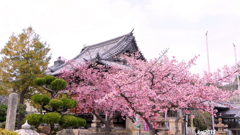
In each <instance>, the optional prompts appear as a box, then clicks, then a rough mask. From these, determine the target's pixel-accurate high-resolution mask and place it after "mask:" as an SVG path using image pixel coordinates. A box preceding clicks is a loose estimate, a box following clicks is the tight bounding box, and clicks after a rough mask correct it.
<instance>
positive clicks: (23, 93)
mask: <svg viewBox="0 0 240 135" xmlns="http://www.w3.org/2000/svg"><path fill="white" fill-rule="evenodd" d="M25 93H26V91H25V90H23V91H22V92H21V94H20V102H19V104H24V95H25ZM17 119H18V125H17V129H21V126H22V124H21V121H22V119H23V115H22V114H21V113H19V114H18V118H17Z"/></svg>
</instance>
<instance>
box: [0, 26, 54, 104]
mask: <svg viewBox="0 0 240 135" xmlns="http://www.w3.org/2000/svg"><path fill="white" fill-rule="evenodd" d="M49 51H50V48H49V45H47V43H46V42H42V41H40V36H39V35H38V34H36V33H35V32H34V30H33V29H32V28H31V27H28V28H27V29H24V30H23V32H22V33H21V34H19V35H17V36H16V35H14V34H13V35H12V36H10V38H9V41H8V42H7V43H6V45H5V46H4V48H3V49H2V50H1V52H0V54H1V56H2V59H1V61H0V66H1V68H0V75H1V80H2V85H3V87H4V88H5V90H8V91H11V92H16V93H18V94H19V96H20V104H23V103H24V99H25V98H29V97H30V96H31V95H32V94H33V93H35V92H36V91H37V89H35V88H34V87H33V80H34V79H35V78H36V77H42V76H43V75H44V71H45V70H46V69H47V66H48V63H49V61H50V59H51V57H50V56H49V55H48V53H49Z"/></svg>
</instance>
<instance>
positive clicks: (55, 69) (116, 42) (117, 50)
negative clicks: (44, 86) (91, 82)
mask: <svg viewBox="0 0 240 135" xmlns="http://www.w3.org/2000/svg"><path fill="white" fill-rule="evenodd" d="M126 51H131V52H136V51H138V47H137V44H136V41H135V37H134V36H133V33H132V31H131V32H130V33H127V34H125V35H122V36H119V37H116V38H113V39H110V40H107V41H104V42H101V43H98V44H94V45H90V46H86V47H84V48H83V49H82V51H81V52H80V53H79V54H78V55H77V56H76V57H74V58H73V59H72V60H73V61H76V62H85V61H93V60H96V59H98V61H102V62H103V63H105V64H111V65H112V64H113V63H114V59H113V57H114V56H117V55H119V54H122V53H124V52H126ZM66 65H67V64H66V63H65V62H62V61H61V60H58V61H56V64H54V65H53V66H51V67H49V68H48V70H47V71H46V74H49V75H57V74H59V73H60V71H61V69H63V68H64V67H65V66H66Z"/></svg>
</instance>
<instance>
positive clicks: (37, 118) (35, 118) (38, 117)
mask: <svg viewBox="0 0 240 135" xmlns="http://www.w3.org/2000/svg"><path fill="white" fill-rule="evenodd" d="M42 118H43V115H42V114H29V115H27V116H26V118H25V120H28V123H29V124H30V125H33V126H36V127H38V126H39V125H40V124H41V123H42Z"/></svg>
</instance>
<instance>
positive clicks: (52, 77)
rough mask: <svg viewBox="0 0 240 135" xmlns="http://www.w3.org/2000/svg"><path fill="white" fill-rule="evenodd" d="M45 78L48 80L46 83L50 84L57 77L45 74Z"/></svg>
mask: <svg viewBox="0 0 240 135" xmlns="http://www.w3.org/2000/svg"><path fill="white" fill-rule="evenodd" d="M44 79H45V80H46V84H47V85H49V84H51V83H52V81H54V80H55V79H57V78H56V77H55V76H51V75H48V76H45V77H44Z"/></svg>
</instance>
